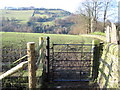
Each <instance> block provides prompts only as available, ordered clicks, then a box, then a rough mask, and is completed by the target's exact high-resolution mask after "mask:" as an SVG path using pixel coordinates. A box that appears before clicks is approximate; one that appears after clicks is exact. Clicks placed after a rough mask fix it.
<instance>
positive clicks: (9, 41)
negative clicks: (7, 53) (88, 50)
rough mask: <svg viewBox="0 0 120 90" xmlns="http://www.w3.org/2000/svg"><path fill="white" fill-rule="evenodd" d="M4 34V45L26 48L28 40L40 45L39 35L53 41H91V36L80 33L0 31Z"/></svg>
mask: <svg viewBox="0 0 120 90" xmlns="http://www.w3.org/2000/svg"><path fill="white" fill-rule="evenodd" d="M0 33H1V35H2V47H3V48H6V47H12V48H18V47H20V46H21V47H22V48H26V44H27V42H35V43H36V46H37V45H38V41H39V37H44V39H46V37H47V36H49V37H50V40H51V43H58V44H59V43H60V44H64V43H91V41H92V39H91V38H85V37H82V36H80V35H63V34H43V33H18V32H0Z"/></svg>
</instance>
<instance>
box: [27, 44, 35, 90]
mask: <svg viewBox="0 0 120 90" xmlns="http://www.w3.org/2000/svg"><path fill="white" fill-rule="evenodd" d="M27 55H28V80H29V81H28V82H29V89H30V90H31V89H33V88H36V64H35V63H36V61H35V43H34V42H28V43H27Z"/></svg>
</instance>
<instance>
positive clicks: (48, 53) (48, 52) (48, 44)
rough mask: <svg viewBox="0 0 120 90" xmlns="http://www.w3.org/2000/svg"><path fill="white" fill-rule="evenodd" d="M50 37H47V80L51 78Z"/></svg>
mask: <svg viewBox="0 0 120 90" xmlns="http://www.w3.org/2000/svg"><path fill="white" fill-rule="evenodd" d="M49 49H50V38H49V37H47V41H46V58H47V62H46V74H47V80H48V79H49V61H50V60H49V57H50V56H49V55H50V50H49Z"/></svg>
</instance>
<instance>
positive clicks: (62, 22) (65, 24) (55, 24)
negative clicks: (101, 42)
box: [0, 8, 103, 35]
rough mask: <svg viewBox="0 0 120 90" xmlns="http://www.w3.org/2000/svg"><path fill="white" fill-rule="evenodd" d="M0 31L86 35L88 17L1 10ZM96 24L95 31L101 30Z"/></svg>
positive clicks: (48, 11) (59, 12)
mask: <svg viewBox="0 0 120 90" xmlns="http://www.w3.org/2000/svg"><path fill="white" fill-rule="evenodd" d="M1 13H2V27H0V29H2V31H4V32H29V33H49V34H77V35H78V34H87V33H89V32H88V29H89V27H88V17H87V16H84V15H80V14H72V13H70V12H68V11H65V10H62V9H45V8H41V9H32V10H26V9H15V10H13V9H12V10H2V12H1ZM102 27H103V24H102V23H101V22H98V24H97V30H96V31H100V30H102V29H103V28H102Z"/></svg>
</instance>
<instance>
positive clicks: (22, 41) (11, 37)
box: [0, 32, 92, 76]
mask: <svg viewBox="0 0 120 90" xmlns="http://www.w3.org/2000/svg"><path fill="white" fill-rule="evenodd" d="M0 34H1V35H2V47H3V48H7V47H8V48H14V49H16V48H19V47H22V48H26V46H27V45H26V44H27V42H35V43H36V45H38V42H39V41H38V39H39V37H44V40H45V39H46V37H47V36H49V37H50V43H53V42H54V43H57V44H65V43H71V44H73V43H82V42H84V43H91V42H92V39H91V38H86V37H82V36H80V35H63V34H43V33H18V32H0ZM44 46H45V45H44ZM41 67H42V66H41V65H39V69H38V70H37V74H36V75H37V76H41V75H42V69H41ZM20 72H21V73H22V71H19V72H18V73H17V74H20ZM27 75H28V71H26V70H25V71H24V72H23V76H27Z"/></svg>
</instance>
